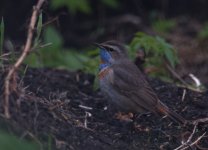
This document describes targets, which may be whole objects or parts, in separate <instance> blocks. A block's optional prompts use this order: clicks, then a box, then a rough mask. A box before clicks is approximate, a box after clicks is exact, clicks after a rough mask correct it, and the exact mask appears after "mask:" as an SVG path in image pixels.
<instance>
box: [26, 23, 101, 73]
mask: <svg viewBox="0 0 208 150" xmlns="http://www.w3.org/2000/svg"><path fill="white" fill-rule="evenodd" d="M43 36H44V43H50V44H51V45H49V46H45V47H41V48H40V49H38V50H37V51H34V52H32V53H31V54H30V55H29V56H28V57H27V58H26V60H25V63H26V64H28V65H29V66H30V67H55V68H64V69H68V70H72V71H74V70H83V71H85V72H87V73H93V74H94V73H96V71H97V66H98V63H99V60H98V50H97V49H96V50H93V51H90V52H89V51H87V52H83V53H80V52H77V51H76V50H74V49H65V48H63V39H62V37H61V35H60V34H59V33H58V32H57V31H56V30H55V29H54V28H53V27H48V28H46V30H45V31H44V33H43Z"/></svg>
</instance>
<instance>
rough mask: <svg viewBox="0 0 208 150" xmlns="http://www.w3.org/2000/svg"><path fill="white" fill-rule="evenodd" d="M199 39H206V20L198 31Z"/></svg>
mask: <svg viewBox="0 0 208 150" xmlns="http://www.w3.org/2000/svg"><path fill="white" fill-rule="evenodd" d="M198 38H199V39H202V40H203V39H208V22H207V23H205V25H204V26H203V28H202V29H201V31H200V32H199V33H198Z"/></svg>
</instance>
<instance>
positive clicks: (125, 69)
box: [96, 41, 186, 124]
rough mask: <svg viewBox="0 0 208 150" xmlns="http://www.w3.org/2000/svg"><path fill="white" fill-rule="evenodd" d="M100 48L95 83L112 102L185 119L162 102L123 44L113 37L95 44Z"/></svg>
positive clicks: (126, 107) (174, 118) (137, 109)
mask: <svg viewBox="0 0 208 150" xmlns="http://www.w3.org/2000/svg"><path fill="white" fill-rule="evenodd" d="M96 45H97V46H98V47H99V48H100V58H101V64H100V66H99V74H98V77H99V83H100V88H101V91H102V92H103V93H104V94H106V95H107V96H108V97H109V98H110V99H111V100H112V101H113V103H115V104H117V105H118V106H119V107H121V108H122V109H123V110H125V111H128V112H132V113H146V112H153V113H155V114H162V115H167V116H168V117H170V118H171V119H172V120H174V121H176V122H178V123H181V124H186V120H185V119H184V118H183V117H182V116H180V115H179V114H177V113H176V112H174V111H171V110H170V109H169V108H168V107H167V106H166V105H165V104H163V103H162V102H161V101H160V100H159V98H158V97H157V94H156V93H155V92H154V90H153V89H152V88H151V86H150V85H149V83H148V82H147V80H146V79H145V77H144V75H143V74H142V72H141V71H140V70H139V68H138V67H137V66H136V65H135V64H134V63H133V62H132V61H130V60H129V59H128V55H127V50H126V49H125V47H124V45H122V44H121V43H119V42H116V41H107V42H104V43H101V44H96Z"/></svg>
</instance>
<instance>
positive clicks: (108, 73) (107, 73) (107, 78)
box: [98, 67, 113, 84]
mask: <svg viewBox="0 0 208 150" xmlns="http://www.w3.org/2000/svg"><path fill="white" fill-rule="evenodd" d="M98 78H99V80H100V82H103V83H104V84H110V83H113V69H112V68H111V67H106V68H104V69H102V70H100V72H99V74H98Z"/></svg>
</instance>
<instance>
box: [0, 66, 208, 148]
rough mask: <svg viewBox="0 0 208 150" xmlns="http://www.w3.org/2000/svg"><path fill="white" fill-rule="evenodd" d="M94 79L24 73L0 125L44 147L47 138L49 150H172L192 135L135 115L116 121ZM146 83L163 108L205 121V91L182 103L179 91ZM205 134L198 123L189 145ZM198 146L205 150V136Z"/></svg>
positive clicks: (46, 71) (207, 104) (166, 122)
mask: <svg viewBox="0 0 208 150" xmlns="http://www.w3.org/2000/svg"><path fill="white" fill-rule="evenodd" d="M3 76H4V75H3V74H2V73H1V76H0V79H1V80H0V81H1V83H0V84H1V87H2V85H3V82H2V81H3V79H4V78H3ZM93 80H94V76H92V75H87V74H83V73H81V72H68V71H64V70H53V69H28V70H27V72H26V74H25V75H24V76H23V75H19V81H18V83H20V84H19V85H17V87H18V88H17V89H18V90H17V91H16V92H13V93H12V94H11V96H10V111H11V119H10V120H5V119H4V118H3V117H1V122H4V123H5V122H6V126H5V125H4V128H7V129H9V131H10V132H15V133H17V134H18V135H19V136H21V137H25V138H29V137H30V138H31V137H32V139H33V140H34V139H35V141H36V142H37V143H39V144H40V146H43V147H44V146H45V145H46V144H47V142H48V139H50V138H51V139H52V147H54V149H61V150H64V149H72V150H73V149H75V150H82V149H85V150H88V149H89V150H92V149H96V150H100V149H104V150H111V149H119V150H121V149H125V150H134V149H135V150H138V149H140V150H142V149H148V150H150V149H154V150H155V149H174V148H176V147H178V146H180V145H181V142H182V140H184V139H183V138H184V137H187V136H188V135H189V134H190V133H191V132H192V130H193V126H186V127H182V126H180V125H178V124H176V123H173V122H172V121H171V120H169V119H168V118H162V116H161V117H159V116H155V115H154V114H144V115H141V116H138V117H136V119H135V121H134V123H133V122H127V121H120V120H117V119H116V118H115V117H114V115H115V113H116V112H117V110H116V108H115V107H114V106H112V105H111V106H109V104H108V102H107V100H106V99H105V98H104V97H103V96H102V95H101V93H100V91H93V86H92V82H93ZM20 81H21V82H20ZM150 84H151V85H152V86H153V88H154V89H155V91H156V93H157V94H158V96H159V97H160V99H161V100H162V101H163V102H164V103H165V104H167V105H168V106H169V107H170V108H171V109H172V110H174V111H176V112H178V113H179V114H181V115H182V116H183V117H185V118H186V119H188V120H194V119H199V118H205V117H208V102H207V99H208V92H206V93H196V92H192V91H189V90H187V93H186V96H185V99H184V100H183V101H182V95H183V91H184V89H183V88H179V87H176V86H175V85H172V84H166V83H163V82H161V81H158V80H153V79H151V80H150ZM2 89H3V88H1V90H2ZM1 93H3V91H1ZM1 96H2V94H1ZM1 99H2V97H1ZM1 106H2V105H1ZM80 106H81V107H80ZM82 106H86V108H83V107H82ZM106 108H107V109H106ZM1 112H3V110H2V107H1ZM8 124H9V126H8ZM2 126H3V125H2ZM204 132H208V124H205V123H200V124H199V125H198V126H197V130H196V133H195V134H194V137H193V139H192V141H194V140H196V139H197V138H198V137H199V136H201V135H202V134H203V133H204ZM23 135H24V136H23ZM185 140H187V139H185ZM198 145H200V146H202V147H208V140H207V135H206V136H205V137H204V138H202V139H201V141H200V142H199V143H198Z"/></svg>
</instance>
